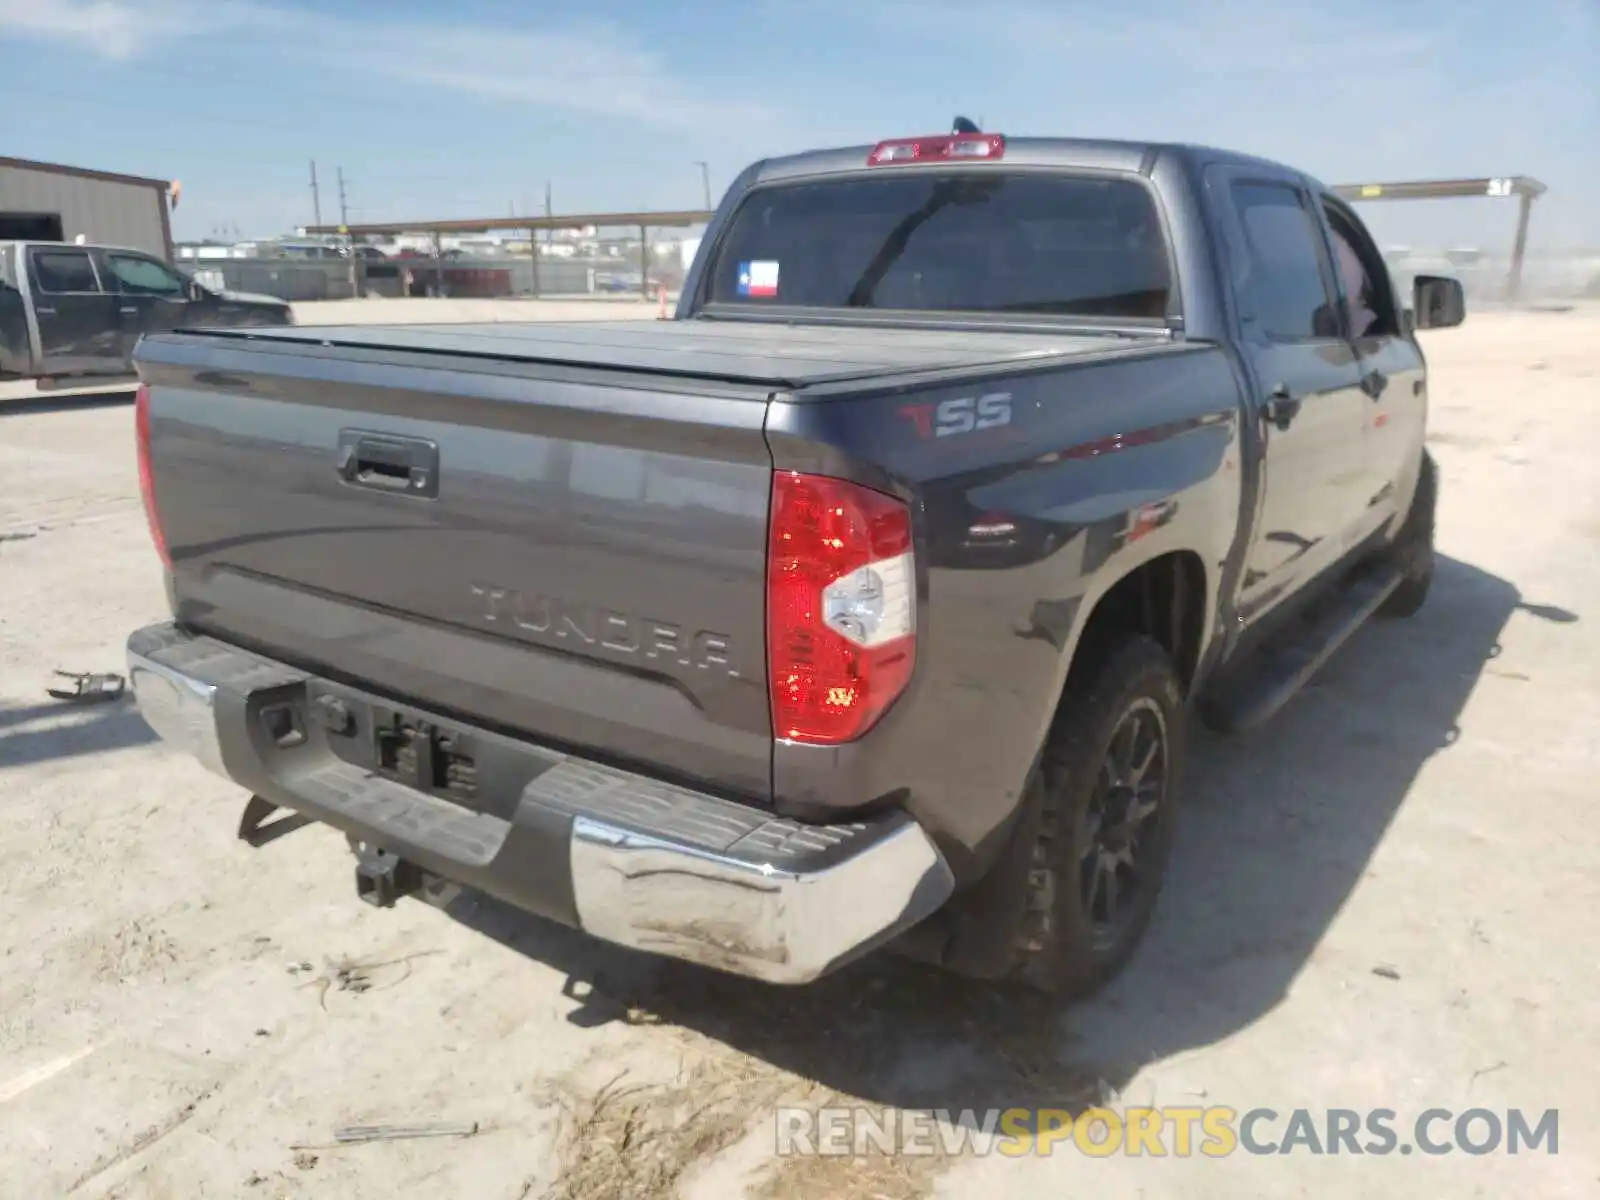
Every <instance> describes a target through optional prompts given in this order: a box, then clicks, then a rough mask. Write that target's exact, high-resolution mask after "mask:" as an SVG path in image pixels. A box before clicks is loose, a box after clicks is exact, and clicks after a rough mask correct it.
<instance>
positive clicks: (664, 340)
mask: <svg viewBox="0 0 1600 1200" xmlns="http://www.w3.org/2000/svg"><path fill="white" fill-rule="evenodd" d="M205 332H206V333H207V334H208V335H215V336H218V337H227V338H248V339H250V340H253V341H264V340H270V341H274V342H280V343H292V344H302V345H323V346H332V347H347V348H351V349H371V350H395V351H407V352H412V353H422V354H450V355H465V356H474V357H484V358H495V359H500V360H504V361H512V362H544V363H561V364H569V365H574V366H599V367H605V368H608V369H612V370H624V371H641V372H652V373H658V374H663V375H685V376H694V377H700V378H709V379H719V380H727V381H729V382H736V383H755V384H768V385H772V386H775V387H803V386H805V385H807V384H815V383H827V382H835V381H839V380H848V379H862V378H867V377H870V376H873V375H886V374H895V373H899V372H902V371H907V370H924V369H935V370H936V369H939V368H942V367H985V366H1002V365H1005V364H1007V363H1015V362H1022V361H1028V360H1038V359H1054V358H1067V357H1076V356H1078V355H1083V354H1091V353H1094V352H1096V351H1103V350H1111V349H1118V348H1125V347H1127V346H1128V345H1129V340H1128V339H1127V338H1126V337H1117V336H1113V335H1107V336H1096V335H1092V334H1081V333H1013V332H1005V331H1001V330H989V329H978V330H954V329H896V328H886V327H884V326H878V325H874V326H870V327H855V326H845V325H798V324H797V325H780V324H776V323H773V322H766V321H761V322H755V321H669V322H656V321H575V322H550V321H528V322H505V323H498V324H461V325H310V326H294V327H289V328H283V329H251V330H227V329H218V330H206V331H205ZM1151 336H1152V337H1161V336H1163V334H1162V333H1161V332H1159V331H1152V333H1151Z"/></svg>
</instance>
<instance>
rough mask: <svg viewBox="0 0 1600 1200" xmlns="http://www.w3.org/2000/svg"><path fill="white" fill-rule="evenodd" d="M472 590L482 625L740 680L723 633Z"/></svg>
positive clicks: (508, 592) (491, 589)
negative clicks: (509, 627)
mask: <svg viewBox="0 0 1600 1200" xmlns="http://www.w3.org/2000/svg"><path fill="white" fill-rule="evenodd" d="M470 586H471V588H472V594H473V596H475V597H476V598H477V599H478V601H479V609H478V611H479V614H480V615H481V617H482V619H483V620H484V621H488V622H491V623H494V624H509V625H512V626H515V628H516V629H517V630H518V632H520V633H522V634H525V635H531V637H532V638H534V639H536V640H538V641H541V642H544V643H547V644H549V645H555V646H561V645H565V646H568V647H572V648H582V649H598V650H605V651H609V652H611V653H612V654H616V655H627V656H637V657H639V658H642V659H644V660H646V661H647V662H662V661H665V662H674V663H677V664H678V665H679V666H683V667H699V668H700V669H701V670H702V671H709V670H721V671H726V672H727V673H728V675H729V677H730V678H733V679H737V678H739V670H738V668H737V667H736V666H735V665H734V661H733V650H732V648H731V646H730V645H729V641H728V635H727V634H725V633H716V632H714V631H712V630H709V629H698V630H695V631H693V632H687V631H685V630H684V629H683V628H682V627H680V626H678V625H674V624H673V623H672V622H671V621H660V620H657V619H655V618H653V617H636V616H633V615H632V614H630V613H624V612H617V611H616V610H615V609H610V608H597V607H595V606H594V605H591V604H584V603H581V602H579V601H575V600H563V599H562V598H561V597H559V596H541V595H539V594H537V593H534V592H524V591H521V590H519V589H517V588H503V587H496V586H494V585H493V584H487V583H474V584H472V585H470Z"/></svg>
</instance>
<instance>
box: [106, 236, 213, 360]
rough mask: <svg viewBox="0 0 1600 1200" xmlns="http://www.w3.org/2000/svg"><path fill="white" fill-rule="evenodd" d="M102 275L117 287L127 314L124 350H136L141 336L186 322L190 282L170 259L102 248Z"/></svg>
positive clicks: (122, 310)
mask: <svg viewBox="0 0 1600 1200" xmlns="http://www.w3.org/2000/svg"><path fill="white" fill-rule="evenodd" d="M98 256H99V263H100V268H101V271H100V273H101V276H102V277H103V278H104V279H105V281H106V285H107V286H108V287H110V288H113V289H115V291H116V292H117V296H118V299H119V305H118V307H119V309H120V311H121V314H122V316H123V318H124V319H123V328H122V337H123V345H124V347H125V349H124V353H126V354H130V355H131V354H132V353H133V347H134V346H135V345H136V344H137V343H138V341H139V338H140V337H141V336H143V335H144V334H147V333H164V332H166V331H168V330H172V329H177V328H179V327H180V326H182V325H184V324H186V322H185V320H184V317H185V313H186V311H187V309H188V307H189V303H190V301H189V285H188V283H187V282H186V281H185V280H184V278H183V276H181V275H179V274H178V273H177V272H176V271H174V270H173V269H172V268H171V267H169V266H167V264H166V263H164V262H161V261H159V260H158V259H154V258H151V257H150V256H149V255H148V254H139V253H136V252H134V251H132V250H101V251H99V252H98Z"/></svg>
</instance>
